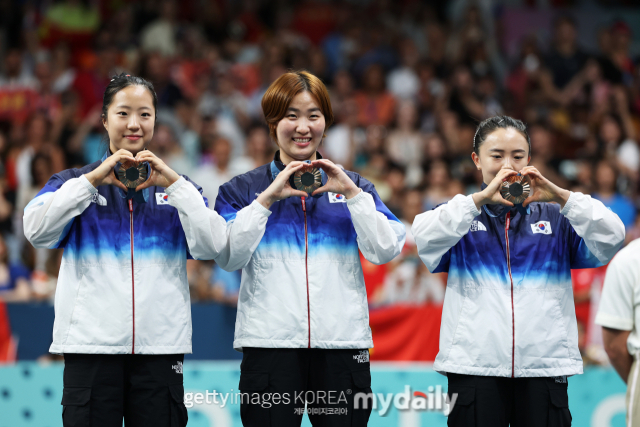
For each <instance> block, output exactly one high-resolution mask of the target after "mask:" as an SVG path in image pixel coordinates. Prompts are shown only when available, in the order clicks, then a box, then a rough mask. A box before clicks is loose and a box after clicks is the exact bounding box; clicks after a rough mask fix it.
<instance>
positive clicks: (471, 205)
mask: <svg viewBox="0 0 640 427" xmlns="http://www.w3.org/2000/svg"><path fill="white" fill-rule="evenodd" d="M466 199H467V207H468V208H469V212H470V213H471V215H473V216H474V217H476V216H478V215H480V214H481V213H482V212H481V211H480V210H478V208H477V207H476V203H475V202H474V201H473V196H472V195H468V196H467V197H466Z"/></svg>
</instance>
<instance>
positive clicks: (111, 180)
mask: <svg viewBox="0 0 640 427" xmlns="http://www.w3.org/2000/svg"><path fill="white" fill-rule="evenodd" d="M106 181H107V182H106V184H109V185H114V186H116V187H118V188H119V189H121V190H122V191H124V192H125V193H126V192H128V191H129V189H128V188H127V187H126V186H125V185H124V184H123V183H121V182H120V180H119V179H117V178H113V177H108V178H107V180H106Z"/></svg>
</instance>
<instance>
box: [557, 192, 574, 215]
mask: <svg viewBox="0 0 640 427" xmlns="http://www.w3.org/2000/svg"><path fill="white" fill-rule="evenodd" d="M576 197H577V196H576V193H574V192H573V191H572V192H571V194H570V195H569V199H567V203H565V204H564V208H562V210H561V211H560V213H561V214H562V215H564V216H567V215H569V212H570V211H571V208H572V207H573V205H575V204H576Z"/></svg>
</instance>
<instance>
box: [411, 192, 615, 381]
mask: <svg viewBox="0 0 640 427" xmlns="http://www.w3.org/2000/svg"><path fill="white" fill-rule="evenodd" d="M502 208H503V207H502V206H501V205H485V206H483V209H482V211H478V209H477V208H476V205H475V203H474V202H473V199H472V197H471V196H463V195H457V196H456V197H454V198H453V199H452V200H451V201H450V202H448V203H446V204H444V205H441V206H439V207H437V208H435V209H434V210H431V211H428V212H425V213H422V214H420V215H418V216H416V218H415V221H414V223H413V226H412V231H413V235H414V236H415V240H416V244H417V246H418V253H419V255H420V258H421V259H422V261H423V262H424V263H425V265H426V266H427V267H428V269H429V270H430V271H431V272H448V273H449V276H448V281H447V289H446V293H445V300H444V307H443V311H442V323H441V329H440V350H439V352H438V355H437V357H436V360H435V364H434V369H435V370H436V371H438V372H441V373H446V372H454V373H459V374H467V375H484V376H497V377H553V376H561V375H574V374H581V373H582V358H581V357H580V352H579V351H578V328H577V323H576V315H575V306H574V302H573V290H572V286H571V269H573V268H590V267H598V266H601V265H604V264H606V263H608V262H609V261H610V260H611V258H613V256H614V254H615V253H616V251H617V250H618V249H619V248H620V246H621V245H622V243H623V241H624V225H623V224H622V221H620V218H618V216H617V215H616V214H614V213H613V212H611V211H610V210H609V209H607V208H606V207H605V206H604V205H603V204H602V203H601V202H599V201H597V200H595V199H592V198H591V197H589V196H587V195H584V194H581V193H571V196H570V197H569V200H568V201H567V203H566V205H565V206H564V208H563V209H562V210H560V207H559V206H558V205H557V204H552V203H531V204H530V205H529V212H528V213H527V214H526V215H522V214H521V213H519V212H518V211H517V209H515V208H512V209H511V210H509V209H508V208H507V209H506V212H503V214H502V215H501V214H500V213H499V211H501V210H502Z"/></svg>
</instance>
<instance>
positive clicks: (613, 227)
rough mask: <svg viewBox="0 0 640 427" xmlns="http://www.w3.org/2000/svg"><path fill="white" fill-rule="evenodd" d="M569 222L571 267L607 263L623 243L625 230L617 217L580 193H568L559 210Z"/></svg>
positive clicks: (603, 206) (589, 197) (597, 202)
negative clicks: (569, 194)
mask: <svg viewBox="0 0 640 427" xmlns="http://www.w3.org/2000/svg"><path fill="white" fill-rule="evenodd" d="M560 213H561V214H562V215H564V216H565V218H566V219H567V220H568V222H569V224H570V225H571V226H570V227H567V229H568V230H569V231H568V243H569V244H570V245H571V246H570V247H571V268H590V267H599V266H601V265H605V264H607V263H608V262H609V261H611V259H612V258H613V256H614V255H615V254H616V252H618V249H620V247H622V244H623V243H624V236H625V229H624V224H623V223H622V220H621V219H620V217H618V215H616V214H615V213H613V212H612V211H611V210H610V209H608V208H607V207H606V206H605V205H604V204H603V203H602V202H601V201H599V200H596V199H594V198H592V197H591V196H588V195H586V194H582V193H571V196H569V200H567V203H566V205H565V206H564V208H563V209H562V210H561V211H560Z"/></svg>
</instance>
